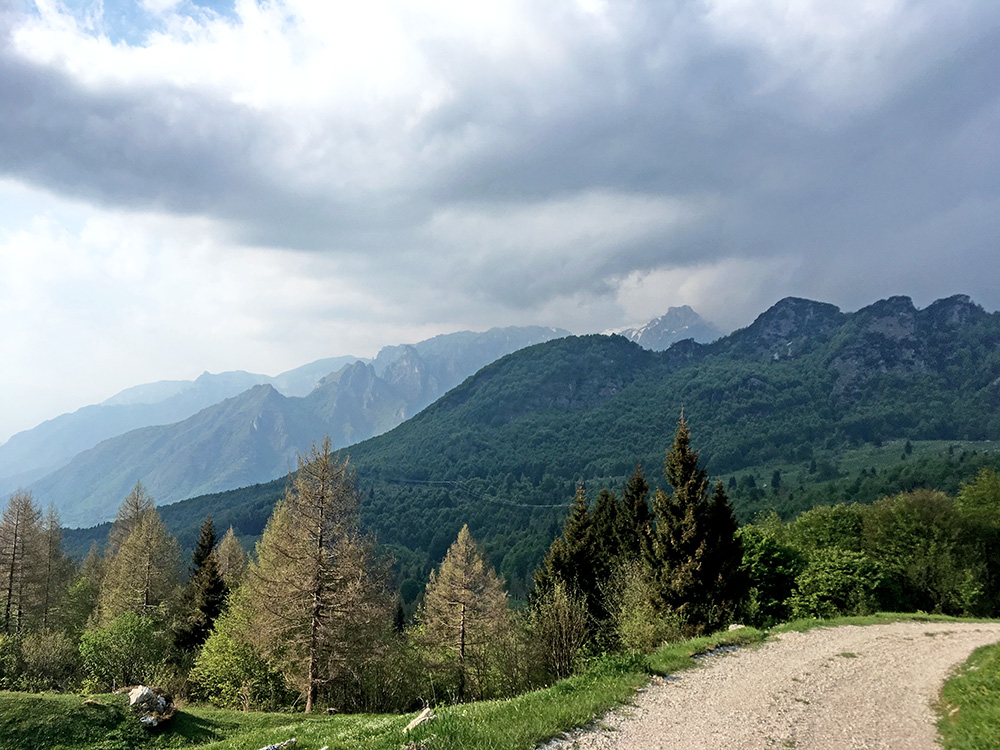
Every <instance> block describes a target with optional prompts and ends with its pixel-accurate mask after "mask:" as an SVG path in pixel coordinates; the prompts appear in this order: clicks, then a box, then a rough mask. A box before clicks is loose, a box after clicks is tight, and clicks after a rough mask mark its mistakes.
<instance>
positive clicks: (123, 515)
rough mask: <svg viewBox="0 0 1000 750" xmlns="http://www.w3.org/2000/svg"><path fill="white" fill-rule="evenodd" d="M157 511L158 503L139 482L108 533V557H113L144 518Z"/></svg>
mask: <svg viewBox="0 0 1000 750" xmlns="http://www.w3.org/2000/svg"><path fill="white" fill-rule="evenodd" d="M155 509H156V503H155V502H153V498H152V497H151V496H150V494H149V493H148V492H146V488H145V487H143V486H142V482H140V481H137V482H136V483H135V486H134V487H132V490H131V491H130V492H129V493H128V495H126V496H125V499H124V500H122V502H121V505H119V506H118V512H117V513H116V514H115V520H114V522H113V523H112V524H111V531H109V532H108V548H107V552H106V554H107V556H108V557H113V556H114V555H115V553H116V552H118V548H119V547H121V546H122V543H123V542H124V541H125V540H126V539H127V538H128V536H129V535H130V534H131V533H132V532H133V531H135V530H136V529H137V528H138V527H139V524H140V523H141V522H142V518H143V516H144V515H145V514H146V513H149V512H150V511H153V510H155Z"/></svg>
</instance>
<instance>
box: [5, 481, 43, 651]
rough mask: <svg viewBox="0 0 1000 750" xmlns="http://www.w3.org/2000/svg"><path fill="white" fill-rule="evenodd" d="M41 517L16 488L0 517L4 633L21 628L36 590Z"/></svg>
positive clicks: (28, 499)
mask: <svg viewBox="0 0 1000 750" xmlns="http://www.w3.org/2000/svg"><path fill="white" fill-rule="evenodd" d="M41 517H42V514H41V511H39V509H38V506H37V505H35V501H34V499H33V498H32V496H31V493H30V492H25V491H23V490H18V491H17V492H15V493H14V494H13V495H11V497H10V501H9V502H8V503H7V507H6V509H5V510H4V512H3V519H2V520H0V596H2V597H3V601H2V602H0V606H2V614H3V620H2V625H3V630H4V632H6V633H19V632H21V630H22V628H23V626H24V624H25V623H24V620H25V615H26V614H27V610H29V609H30V607H31V603H32V595H33V594H35V593H37V587H36V585H35V584H36V582H37V581H36V577H37V574H38V556H39V555H38V552H39V538H40V536H41V531H42V525H41Z"/></svg>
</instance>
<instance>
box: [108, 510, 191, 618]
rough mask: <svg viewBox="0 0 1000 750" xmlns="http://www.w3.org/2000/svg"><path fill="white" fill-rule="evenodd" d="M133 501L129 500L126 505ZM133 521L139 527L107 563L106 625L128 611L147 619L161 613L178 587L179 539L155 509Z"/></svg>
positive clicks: (130, 533) (143, 512)
mask: <svg viewBox="0 0 1000 750" xmlns="http://www.w3.org/2000/svg"><path fill="white" fill-rule="evenodd" d="M146 497H148V496H146ZM130 498H132V496H131V495H130ZM132 499H134V498H132ZM129 502H131V501H130V499H129V498H126V503H129ZM119 517H121V513H119ZM133 518H136V519H137V520H138V524H137V525H134V526H133V527H132V530H131V531H130V532H129V534H128V535H127V536H125V537H124V538H122V540H121V542H120V544H119V546H118V549H117V551H116V552H114V554H113V555H112V556H111V557H110V558H107V559H106V561H105V567H104V575H103V578H102V580H101V590H100V594H99V597H98V607H99V609H100V620H101V623H102V624H104V625H107V624H108V623H109V622H110V621H111V620H113V619H114V618H115V617H117V616H118V615H120V614H122V613H124V612H135V613H136V614H138V615H140V616H147V617H148V616H153V615H158V614H161V612H162V608H163V606H164V605H166V603H167V601H168V598H169V597H170V596H171V594H173V592H174V589H175V588H176V587H177V583H178V575H177V572H178V567H179V559H178V558H179V550H178V548H177V540H176V539H174V538H173V537H172V536H171V535H170V534H169V533H168V532H167V530H166V528H165V527H164V525H163V521H162V519H161V518H160V514H159V513H157V512H156V509H155V508H145V509H143V510H141V512H140V513H138V514H137V515H136V516H133ZM116 523H117V522H116ZM129 525H132V524H131V523H130V524H129ZM114 528H115V527H114V526H113V527H112V530H114ZM119 528H124V526H122V527H119Z"/></svg>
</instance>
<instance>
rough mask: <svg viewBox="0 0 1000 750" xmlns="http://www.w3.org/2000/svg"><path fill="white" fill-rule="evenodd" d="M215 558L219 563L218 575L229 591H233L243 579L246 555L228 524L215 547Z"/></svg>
mask: <svg viewBox="0 0 1000 750" xmlns="http://www.w3.org/2000/svg"><path fill="white" fill-rule="evenodd" d="M215 559H216V561H217V562H218V565H219V575H221V576H222V580H223V581H224V582H225V584H226V588H227V589H228V590H229V591H235V590H236V589H237V587H238V586H239V585H240V583H241V582H242V580H243V573H244V571H245V570H246V567H247V556H246V553H245V552H244V551H243V545H242V544H240V541H239V539H237V538H236V532H235V531H233V527H232V526H230V527H229V530H228V531H227V532H226V533H225V535H223V537H222V541H221V542H219V546H218V547H216V548H215Z"/></svg>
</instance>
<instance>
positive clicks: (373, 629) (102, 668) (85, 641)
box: [0, 414, 1000, 711]
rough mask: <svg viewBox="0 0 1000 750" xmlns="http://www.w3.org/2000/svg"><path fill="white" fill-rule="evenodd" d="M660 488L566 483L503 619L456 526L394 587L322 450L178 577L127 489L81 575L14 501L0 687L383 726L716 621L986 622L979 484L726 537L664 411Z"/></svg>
mask: <svg viewBox="0 0 1000 750" xmlns="http://www.w3.org/2000/svg"><path fill="white" fill-rule="evenodd" d="M902 451H903V453H902V455H908V456H910V457H912V456H913V455H914V454H915V453H916V451H915V450H914V449H913V447H912V446H906V445H904V446H903V448H902ZM971 465H972V464H971V462H970V463H969V464H968V466H969V467H971ZM662 468H663V471H662V479H661V481H660V482H659V484H660V485H662V486H659V487H658V486H654V482H653V481H651V478H650V479H648V478H647V476H646V473H645V470H644V468H643V465H642V464H641V463H638V462H637V463H635V464H633V470H632V472H631V473H630V475H629V477H628V478H627V480H626V481H625V482H624V483H623V484H622V485H616V486H610V485H609V486H602V487H599V488H596V489H589V488H588V487H587V486H585V485H584V484H582V483H579V484H577V485H576V486H575V488H573V489H572V491H571V492H570V497H569V498H567V501H566V504H567V506H568V513H566V512H562V513H561V514H560V517H559V519H558V521H557V522H555V524H554V526H555V528H554V533H553V534H552V538H551V543H549V544H546V548H545V550H544V551H543V555H542V559H541V561H540V563H539V564H538V565H537V566H536V567H534V568H533V569H532V571H531V577H532V583H533V586H532V587H531V592H530V595H529V596H528V597H527V601H526V602H522V603H520V604H518V603H517V602H516V601H515V600H514V599H513V598H512V597H511V596H510V595H509V590H508V589H507V586H506V583H505V581H504V578H503V576H502V575H501V574H499V573H498V572H497V570H496V568H495V567H494V566H493V564H492V563H491V560H490V556H489V553H488V550H487V549H486V548H485V547H484V546H483V545H482V544H480V543H479V542H478V541H477V540H476V537H475V534H474V533H473V531H472V529H471V526H470V525H469V524H468V523H463V524H462V525H461V526H460V527H459V529H458V531H457V532H456V533H455V535H454V536H453V537H452V539H451V540H449V542H448V543H447V544H446V545H445V549H444V551H443V553H442V559H441V560H440V563H439V564H437V563H436V564H435V565H434V566H432V568H431V570H430V572H429V575H427V576H425V577H424V579H423V580H422V581H420V582H419V583H417V584H416V585H415V586H411V588H413V589H415V590H413V591H406V590H405V588H406V587H405V586H404V587H399V586H397V584H398V574H397V575H396V576H394V575H393V572H392V569H391V568H392V565H393V562H394V560H393V558H392V555H391V548H388V549H387V548H386V547H385V546H382V545H380V544H379V540H378V539H377V538H376V537H375V536H373V535H372V534H371V533H370V531H368V530H366V529H365V528H364V525H363V524H362V522H361V513H360V510H361V506H362V500H363V496H362V494H361V493H360V492H359V491H358V489H357V485H356V479H357V478H356V476H355V475H354V473H353V470H352V468H351V465H350V463H349V462H348V461H346V460H344V459H341V458H339V457H338V456H337V455H336V454H334V453H333V452H332V451H331V450H330V445H329V442H328V441H327V442H325V443H324V444H323V445H322V446H319V447H315V448H314V449H313V451H312V452H311V453H310V454H309V455H307V456H304V457H302V459H300V464H299V470H298V471H297V472H296V473H295V474H294V476H293V478H292V479H291V480H290V482H289V485H288V487H287V489H286V492H285V493H284V495H283V496H282V497H281V498H279V499H278V501H277V503H276V504H275V505H274V506H273V508H272V509H271V512H270V515H269V518H268V520H267V522H266V524H265V527H264V529H263V530H262V532H261V534H260V535H259V539H258V540H257V543H256V545H255V549H254V552H253V554H252V555H250V556H249V557H248V556H247V555H246V554H245V552H244V548H243V546H242V545H241V544H240V542H239V540H238V539H237V537H236V535H235V533H234V531H233V529H232V528H229V530H228V531H227V532H226V533H225V535H223V537H222V538H221V539H219V538H218V536H217V535H216V531H215V524H214V522H213V521H212V519H211V518H204V519H203V520H202V523H201V524H200V527H199V536H198V539H197V541H196V543H195V544H194V547H193V551H192V553H191V555H190V563H189V564H188V565H187V570H186V574H185V573H184V571H182V565H181V557H182V555H181V553H180V546H179V544H178V542H177V539H176V538H175V537H174V536H173V535H172V534H170V533H169V531H168V529H167V528H166V526H165V525H164V523H163V520H162V518H161V515H160V513H159V511H158V510H157V509H156V507H155V505H154V503H153V499H152V498H151V497H150V496H149V495H148V493H146V491H145V489H144V488H143V487H142V485H141V484H137V485H136V486H135V488H134V489H133V490H132V492H131V493H129V495H128V496H127V497H126V498H124V500H123V501H122V503H121V506H120V508H119V511H118V515H117V517H116V519H115V521H114V523H113V524H112V525H111V526H110V529H109V531H108V535H107V538H106V539H105V540H104V545H103V548H99V547H98V546H97V545H94V546H93V547H92V548H91V550H90V552H89V553H88V555H87V556H86V558H85V559H84V561H83V562H82V563H81V564H76V563H74V562H73V561H72V560H71V559H70V558H69V557H68V556H67V555H66V553H65V550H64V549H63V544H62V533H63V532H62V530H61V528H60V526H59V523H58V518H57V517H56V516H55V514H54V513H53V512H51V511H50V512H49V513H47V514H44V515H43V514H42V512H41V511H40V510H39V508H38V507H37V505H36V503H35V501H34V499H33V498H32V496H31V495H30V494H28V493H23V492H22V493H17V494H15V495H14V496H13V497H12V498H11V500H10V502H9V503H8V506H7V509H6V510H5V512H4V515H3V518H2V520H0V596H2V602H0V606H2V612H3V619H2V622H0V625H2V632H0V689H13V690H27V691H33V690H62V691H65V690H74V689H84V690H87V691H107V690H113V689H116V688H119V687H121V686H124V685H130V684H135V683H140V682H144V683H155V684H157V685H160V686H162V687H164V688H165V689H167V690H169V691H170V692H171V693H173V694H174V695H177V696H180V697H184V698H186V699H188V700H194V701H206V702H209V703H211V704H213V705H217V706H221V707H231V708H242V709H244V710H249V709H290V708H291V709H304V710H306V711H312V710H315V709H317V708H320V707H326V708H332V709H336V710H347V711H405V710H411V709H413V708H414V707H417V706H419V705H421V704H426V703H440V702H450V701H466V700H476V699H482V698H490V697H508V696H512V695H515V694H518V693H520V692H523V691H525V690H528V689H531V688H533V687H536V686H540V685H544V684H547V683H550V682H551V681H553V680H555V679H558V678H560V677H564V676H566V675H569V674H572V673H573V672H574V671H575V670H576V669H577V668H578V667H579V666H580V665H581V664H584V663H585V662H586V660H587V659H588V658H589V657H594V656H596V655H598V654H602V653H641V652H644V651H648V650H650V649H652V648H655V647H656V646H658V645H659V644H661V643H663V642H664V641H669V640H673V639H678V638H682V637H686V636H690V635H692V634H699V633H705V632H711V631H713V630H716V629H719V628H724V627H725V626H727V625H728V624H730V623H733V622H739V623H744V624H748V625H756V626H761V627H768V626H771V625H773V624H775V623H778V622H782V621H784V620H787V619H790V618H796V617H831V616H835V615H840V614H866V613H871V612H875V611H878V610H892V611H917V610H922V611H926V612H940V613H945V614H957V615H976V616H996V615H998V614H1000V477H998V475H997V473H996V471H995V470H994V469H993V468H982V469H980V470H979V471H978V473H977V474H976V475H975V476H974V477H972V478H970V479H969V480H968V481H964V482H962V483H960V485H959V487H958V491H957V493H955V494H945V493H943V492H940V491H934V490H925V489H922V490H914V491H910V492H904V493H897V494H894V495H891V496H885V497H881V498H879V499H877V500H876V501H875V502H873V503H869V504H861V503H849V504H847V503H836V504H822V505H817V506H816V507H813V508H811V509H809V510H807V511H805V512H803V513H801V514H799V515H798V516H796V517H795V518H793V519H791V520H783V519H782V518H781V517H780V516H779V515H778V514H777V513H774V512H770V513H762V514H759V515H758V516H757V517H756V518H755V519H754V521H753V522H752V523H746V524H744V525H742V526H740V525H739V524H738V522H737V518H736V514H735V511H734V507H733V504H732V502H731V500H730V497H729V494H728V492H727V489H726V485H727V483H726V482H724V481H722V480H721V479H718V478H716V479H712V478H710V477H709V473H708V471H707V468H706V466H705V464H704V462H703V461H702V459H701V456H700V454H699V452H698V451H697V450H696V448H695V443H694V438H693V437H692V434H691V429H690V427H689V424H688V422H687V420H686V418H685V416H684V415H683V414H682V417H681V419H680V421H679V422H678V423H676V428H675V432H674V436H673V441H672V444H671V445H670V447H669V448H668V449H667V450H666V452H665V458H664V460H663V461H662ZM807 471H808V470H807ZM817 471H818V469H817ZM657 473H659V472H657ZM772 480H773V477H772ZM779 490H780V482H779ZM564 507H566V506H564ZM396 565H397V570H398V569H399V568H398V565H399V562H398V560H397V561H396ZM407 580H410V579H407ZM404 583H405V582H404ZM407 605H410V606H407Z"/></svg>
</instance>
